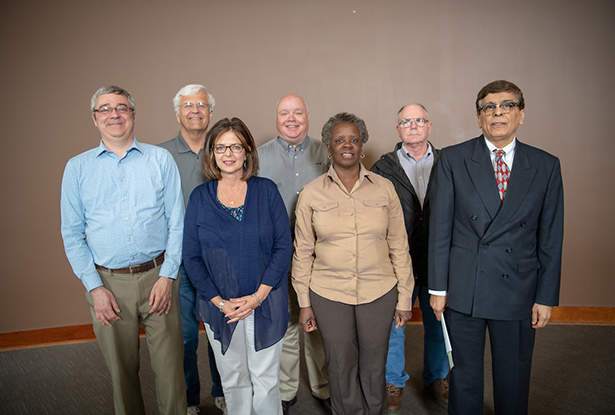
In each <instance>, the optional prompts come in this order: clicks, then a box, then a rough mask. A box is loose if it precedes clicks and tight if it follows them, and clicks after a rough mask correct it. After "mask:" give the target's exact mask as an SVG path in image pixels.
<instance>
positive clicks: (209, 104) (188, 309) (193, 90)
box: [159, 84, 227, 415]
mask: <svg viewBox="0 0 615 415" xmlns="http://www.w3.org/2000/svg"><path fill="white" fill-rule="evenodd" d="M215 106H216V100H215V99H214V97H213V96H212V95H211V94H210V93H209V92H207V89H206V88H205V87H204V86H203V85H200V84H190V85H186V86H184V87H183V88H181V89H180V90H179V91H178V92H177V94H175V97H174V98H173V107H174V108H175V116H176V117H177V122H178V123H179V133H178V134H177V137H175V138H173V139H172V140H169V141H165V142H164V143H161V144H159V146H160V147H163V148H166V149H167V150H169V152H170V153H171V155H172V156H173V158H174V159H175V162H176V163H177V167H178V169H179V175H180V176H181V186H182V193H183V196H184V206H188V199H189V198H190V194H191V193H192V191H193V190H194V188H195V187H197V186H198V185H200V184H202V183H204V182H205V181H206V180H207V179H206V178H205V176H204V175H203V171H202V170H201V160H202V159H203V146H204V144H205V137H206V136H207V128H208V127H209V123H210V122H211V117H212V114H213V111H214V107H215ZM179 272H180V275H181V283H180V287H179V310H180V314H181V322H182V333H183V336H184V374H185V378H186V393H187V399H188V415H195V414H197V413H198V412H199V411H198V406H199V404H200V402H201V383H200V380H199V368H198V358H197V349H198V347H199V328H200V323H199V321H198V320H197V319H196V317H195V315H194V307H195V303H196V291H195V289H194V286H193V285H192V282H190V278H189V276H188V274H187V272H186V268H185V267H184V263H183V262H182V263H181V265H180V267H179ZM207 351H208V355H209V370H210V373H211V380H212V383H213V385H212V388H211V396H212V397H213V398H214V404H215V405H216V407H217V408H218V409H220V410H221V411H222V412H223V413H224V414H225V415H226V413H227V411H226V402H225V400H224V393H223V392H222V382H221V381H220V374H219V373H218V369H217V367H216V361H215V357H214V353H213V350H212V348H211V346H210V345H209V343H208V344H207Z"/></svg>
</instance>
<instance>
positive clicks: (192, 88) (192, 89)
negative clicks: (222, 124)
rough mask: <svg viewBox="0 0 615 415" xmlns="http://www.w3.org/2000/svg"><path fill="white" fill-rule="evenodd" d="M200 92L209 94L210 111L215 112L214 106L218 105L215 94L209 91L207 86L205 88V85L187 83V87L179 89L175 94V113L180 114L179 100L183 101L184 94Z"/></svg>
mask: <svg viewBox="0 0 615 415" xmlns="http://www.w3.org/2000/svg"><path fill="white" fill-rule="evenodd" d="M199 92H203V93H204V94H205V95H207V101H208V103H209V112H214V107H215V106H216V99H215V98H214V96H213V95H211V94H210V93H209V92H207V88H205V87H204V86H203V85H201V84H190V85H186V86H185V87H183V88H182V89H180V90H179V91H177V94H175V97H174V98H173V108H175V113H176V114H179V101H181V98H182V97H183V96H184V95H195V94H198V93H199Z"/></svg>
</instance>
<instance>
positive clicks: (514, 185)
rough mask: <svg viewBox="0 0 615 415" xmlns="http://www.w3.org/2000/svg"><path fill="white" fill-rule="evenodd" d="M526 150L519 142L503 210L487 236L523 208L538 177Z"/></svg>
mask: <svg viewBox="0 0 615 415" xmlns="http://www.w3.org/2000/svg"><path fill="white" fill-rule="evenodd" d="M525 150H526V146H525V145H524V144H523V143H521V142H519V140H517V145H516V147H515V160H514V163H513V169H512V171H511V172H510V180H509V182H508V189H507V190H506V197H505V198H504V203H503V204H502V210H501V211H500V213H499V214H498V215H497V217H496V218H495V220H494V221H493V223H492V224H491V226H490V227H489V230H487V232H486V233H485V236H489V235H490V234H492V233H493V232H494V230H496V229H498V228H499V227H500V226H501V225H503V224H505V223H508V222H509V221H510V220H511V218H512V216H513V215H514V214H515V212H517V210H518V209H519V206H521V203H523V200H525V195H526V194H527V192H528V191H529V190H530V186H531V185H532V182H533V181H534V176H536V169H535V168H534V167H532V165H531V164H530V160H529V158H528V157H527V152H526V151H525Z"/></svg>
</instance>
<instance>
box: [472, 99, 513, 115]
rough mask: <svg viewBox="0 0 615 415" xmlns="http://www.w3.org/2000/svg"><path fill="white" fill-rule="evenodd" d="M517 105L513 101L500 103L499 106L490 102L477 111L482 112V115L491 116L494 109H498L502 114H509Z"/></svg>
mask: <svg viewBox="0 0 615 415" xmlns="http://www.w3.org/2000/svg"><path fill="white" fill-rule="evenodd" d="M518 106H519V104H518V103H516V102H513V101H507V102H502V103H501V104H494V103H492V102H490V103H487V104H485V105H483V106H482V107H479V108H478V109H479V110H481V111H482V112H483V114H484V115H491V114H493V113H494V112H495V109H496V108H498V107H499V108H500V110H501V111H502V114H510V112H511V111H512V110H513V108H515V107H518Z"/></svg>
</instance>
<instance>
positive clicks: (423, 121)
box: [397, 118, 429, 128]
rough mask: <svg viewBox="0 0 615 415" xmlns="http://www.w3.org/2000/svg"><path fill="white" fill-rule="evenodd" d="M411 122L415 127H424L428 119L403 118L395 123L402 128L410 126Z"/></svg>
mask: <svg viewBox="0 0 615 415" xmlns="http://www.w3.org/2000/svg"><path fill="white" fill-rule="evenodd" d="M413 122H414V125H416V126H417V127H425V125H426V124H427V123H428V122H429V120H427V119H425V118H404V119H403V120H401V121H400V122H398V123H397V125H401V127H402V128H410V126H411V125H412V123H413Z"/></svg>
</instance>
